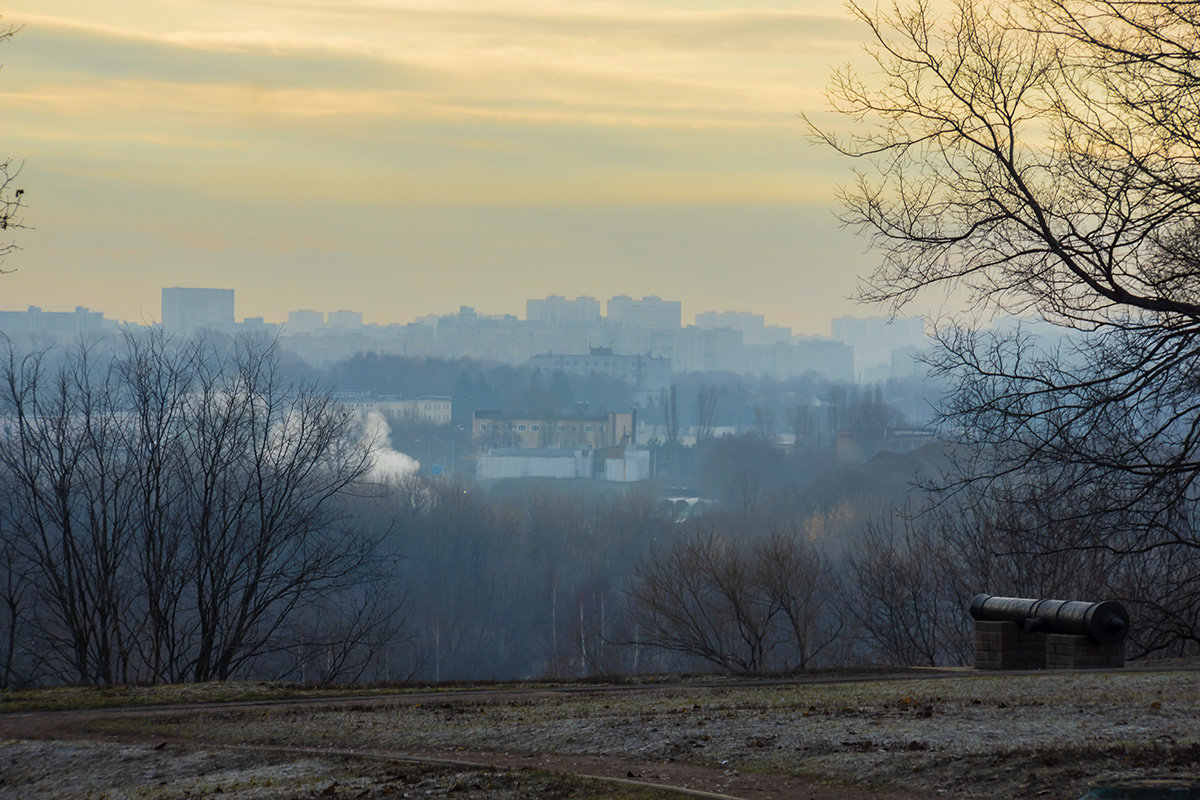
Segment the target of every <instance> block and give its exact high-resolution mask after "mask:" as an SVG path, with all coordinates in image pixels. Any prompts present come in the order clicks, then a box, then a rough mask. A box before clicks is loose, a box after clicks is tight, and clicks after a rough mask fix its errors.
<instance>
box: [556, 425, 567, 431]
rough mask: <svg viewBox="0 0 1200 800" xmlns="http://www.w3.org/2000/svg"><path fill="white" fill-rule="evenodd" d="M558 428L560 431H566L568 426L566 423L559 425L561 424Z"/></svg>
mask: <svg viewBox="0 0 1200 800" xmlns="http://www.w3.org/2000/svg"><path fill="white" fill-rule="evenodd" d="M558 429H559V430H560V431H565V430H566V429H567V426H566V425H559V426H558Z"/></svg>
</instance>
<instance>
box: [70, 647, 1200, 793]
mask: <svg viewBox="0 0 1200 800" xmlns="http://www.w3.org/2000/svg"><path fill="white" fill-rule="evenodd" d="M89 728H90V729H91V730H92V731H93V732H99V733H104V734H122V735H126V736H128V735H137V736H139V737H149V736H162V737H177V738H178V739H183V740H192V741H195V742H197V743H205V742H244V743H252V744H259V745H284V746H298V747H300V746H302V747H322V748H348V749H369V750H372V751H376V752H382V751H393V752H422V751H426V752H430V751H443V752H445V751H454V750H458V749H463V750H467V751H472V752H480V751H490V752H500V753H522V754H526V753H538V754H541V753H560V754H575V755H601V756H608V757H612V758H620V759H629V760H651V761H659V762H664V761H686V762H692V763H697V764H703V765H709V766H716V767H722V768H725V769H738V770H742V771H765V772H782V773H788V774H797V775H808V776H814V777H817V778H819V779H821V780H825V781H830V782H836V783H843V784H850V785H857V786H867V787H890V788H895V789H900V790H907V791H910V792H913V793H914V794H919V795H923V796H931V797H933V796H939V795H942V796H948V797H962V798H965V797H981V798H983V797H1039V796H1048V797H1063V798H1071V797H1078V796H1080V795H1081V794H1083V792H1084V791H1085V790H1086V787H1087V784H1088V782H1089V781H1091V780H1093V779H1096V778H1098V777H1102V776H1103V777H1109V778H1116V777H1135V776H1142V775H1146V774H1172V773H1180V772H1184V773H1186V772H1196V771H1198V770H1200V680H1198V673H1197V672H1195V671H1193V670H1190V669H1180V670H1174V671H1162V672H1151V671H1136V670H1122V671H1111V672H1091V673H1089V672H1078V673H1053V674H1046V673H1034V674H1019V675H1013V674H1004V675H986V674H977V673H972V672H966V673H963V674H961V675H958V676H955V677H950V678H941V679H933V678H911V679H909V678H906V679H903V680H886V681H871V680H867V681H858V682H846V683H828V684H803V685H790V686H754V685H750V686H739V687H736V688H735V687H718V688H711V687H710V688H705V687H697V686H694V687H688V686H684V687H682V688H680V687H675V688H658V689H642V690H640V691H631V692H612V691H602V690H600V689H599V688H597V689H595V690H588V689H579V690H576V691H573V692H570V693H538V694H527V695H516V694H510V695H504V696H471V695H457V696H455V695H446V696H444V697H434V698H430V697H396V698H390V699H387V700H383V701H381V700H378V699H376V700H374V701H372V702H366V701H354V700H349V701H346V702H340V703H338V704H337V706H336V707H322V708H312V707H299V706H291V707H281V708H274V707H259V708H241V709H234V708H228V709H217V710H203V711H179V712H174V711H166V712H161V713H158V714H155V715H153V716H152V717H147V716H145V715H141V716H133V715H129V716H120V715H117V716H111V715H109V716H105V717H103V718H98V719H96V720H95V721H93V722H91V723H89ZM364 796H369V795H364Z"/></svg>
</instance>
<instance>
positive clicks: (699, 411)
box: [696, 384, 717, 441]
mask: <svg viewBox="0 0 1200 800" xmlns="http://www.w3.org/2000/svg"><path fill="white" fill-rule="evenodd" d="M696 419H697V422H696V440H697V441H702V440H704V439H711V438H712V436H713V429H714V428H715V427H716V422H717V387H716V386H713V385H712V384H705V385H704V386H702V387H700V394H699V395H698V396H697V397H696Z"/></svg>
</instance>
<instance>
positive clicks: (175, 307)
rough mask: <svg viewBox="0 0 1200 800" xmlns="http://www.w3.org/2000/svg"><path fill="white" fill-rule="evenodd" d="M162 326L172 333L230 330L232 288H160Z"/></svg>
mask: <svg viewBox="0 0 1200 800" xmlns="http://www.w3.org/2000/svg"><path fill="white" fill-rule="evenodd" d="M162 325H163V330H165V331H166V332H167V333H172V334H174V333H192V332H194V331H198V330H202V329H210V330H217V331H229V330H232V329H233V289H192V288H184V287H181V286H172V287H169V288H164V289H163V290H162Z"/></svg>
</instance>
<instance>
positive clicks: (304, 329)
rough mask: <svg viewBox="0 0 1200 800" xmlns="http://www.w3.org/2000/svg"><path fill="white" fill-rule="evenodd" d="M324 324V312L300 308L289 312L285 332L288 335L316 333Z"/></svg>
mask: <svg viewBox="0 0 1200 800" xmlns="http://www.w3.org/2000/svg"><path fill="white" fill-rule="evenodd" d="M324 324H325V312H323V311H313V310H312V309H309V308H302V309H299V310H297V311H289V312H288V318H287V328H286V331H287V332H288V333H289V334H300V333H316V332H317V330H319V329H320V328H321V327H322V326H323V325H324Z"/></svg>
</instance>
